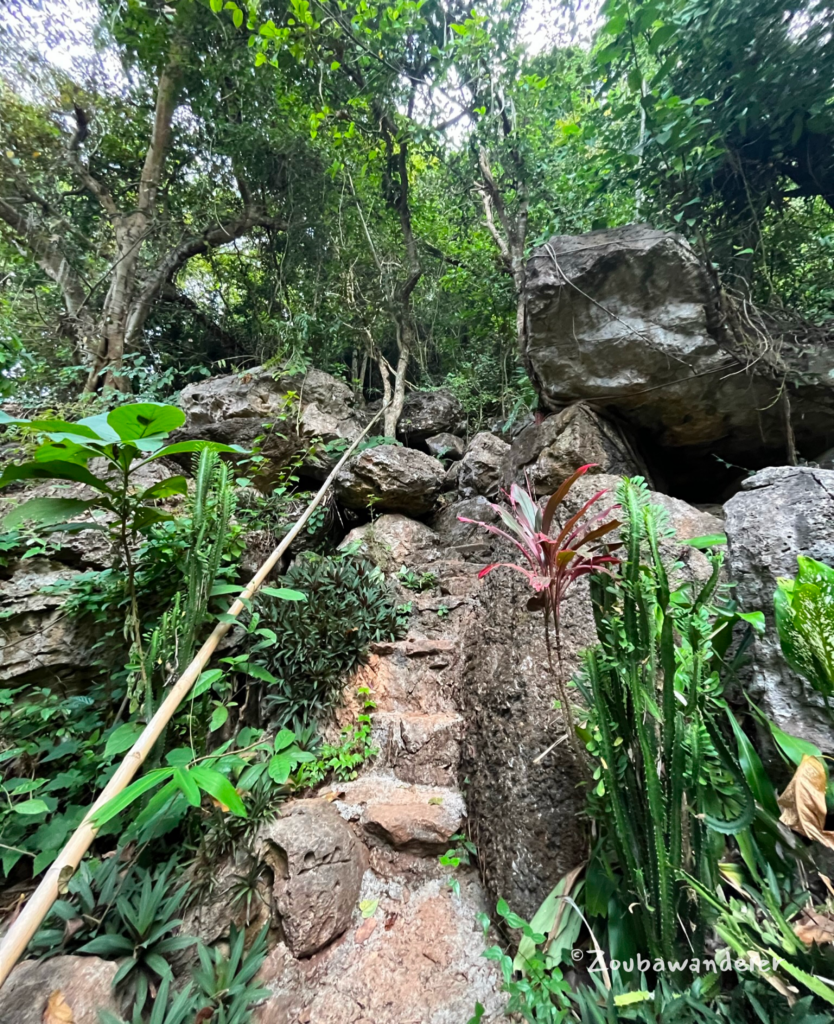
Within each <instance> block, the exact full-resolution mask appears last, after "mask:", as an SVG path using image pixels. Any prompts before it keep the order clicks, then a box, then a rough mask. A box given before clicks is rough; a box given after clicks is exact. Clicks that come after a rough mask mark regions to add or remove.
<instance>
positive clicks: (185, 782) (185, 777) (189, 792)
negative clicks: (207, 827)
mask: <svg viewBox="0 0 834 1024" xmlns="http://www.w3.org/2000/svg"><path fill="white" fill-rule="evenodd" d="M172 781H173V782H175V783H176V784H177V789H179V791H180V792H181V793H182V795H183V796H184V797H185V799H186V800H187V801H188V802H189V803H190V804H191V806H192V807H199V806H200V790H199V788H198V786H197V783H196V782H195V781H194V779H193V778H192V777H191V772H190V771H189V770H188V768H175V769H174V776H173V779H172Z"/></svg>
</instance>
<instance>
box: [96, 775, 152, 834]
mask: <svg viewBox="0 0 834 1024" xmlns="http://www.w3.org/2000/svg"><path fill="white" fill-rule="evenodd" d="M171 775H172V769H171V768H156V769H154V770H153V771H151V772H148V774H147V775H143V776H142V778H141V779H137V780H136V781H135V782H131V784H130V785H129V786H127V787H126V788H125V789H123V790H122V791H121V793H117V794H116V796H114V797H113V799H112V800H108V801H107V803H106V804H104V805H103V806H102V807H100V808H99V809H98V810H97V811H96V812H95V814H94V815H93V817H92V823H93V825H94V826H95V827H96V828H101V826H102V825H106V824H107V822H108V821H110V820H111V819H112V818H115V817H116V815H117V814H121V813H122V811H124V810H125V809H126V808H128V807H130V805H131V804H132V803H133V801H134V800H137V799H138V798H139V797H140V796H142V794H143V793H147V792H148V790H149V789H153V788H154V786H158V785H159V784H160V783H161V782H163V781H167V780H168V779H170V778H171Z"/></svg>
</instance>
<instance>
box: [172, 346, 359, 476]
mask: <svg viewBox="0 0 834 1024" xmlns="http://www.w3.org/2000/svg"><path fill="white" fill-rule="evenodd" d="M180 405H181V407H182V409H183V411H184V412H185V414H186V422H185V425H184V426H183V428H182V429H181V430H179V431H177V434H176V440H189V439H191V438H201V439H207V440H209V441H221V442H223V443H224V444H239V445H242V446H243V447H248V446H250V445H251V444H252V442H253V441H254V440H255V438H256V437H259V436H261V435H265V436H264V440H263V442H262V446H261V452H262V454H263V455H265V456H266V458H267V459H268V460H269V461H268V463H267V466H266V468H265V469H264V470H263V471H262V473H261V474H260V476H259V484H260V486H262V487H263V488H264V489H265V490H268V489H270V486H271V484H272V482H273V481H274V479H275V477H276V475H277V472H278V470H279V469H280V468H281V467H282V466H283V465H284V464H285V463H286V461H287V460H288V459H289V458H290V457H291V456H293V455H295V454H296V453H297V452H299V451H304V450H306V449H307V448H308V446H309V445H310V442H311V441H312V440H313V439H314V438H319V439H321V441H322V442H323V443H328V442H334V441H352V440H354V439H355V438H356V437H357V436H358V435H359V434H360V433H361V431H362V422H361V416H360V415H359V414H358V413H357V411H356V409H355V408H354V394H353V391H352V390H351V388H350V387H348V385H347V384H345V383H344V381H340V380H337V379H336V378H335V377H332V376H331V375H330V374H329V373H324V372H323V371H322V370H315V369H310V370H308V371H307V372H306V373H304V374H295V375H290V376H284V377H280V376H279V377H278V378H277V379H276V377H275V376H274V375H273V373H272V372H270V371H269V370H264V368H263V367H260V366H259V367H256V368H255V369H253V370H250V371H248V372H246V373H243V374H239V373H234V374H228V375H226V376H222V377H211V378H209V379H208V380H206V381H202V382H201V383H199V384H190V385H189V386H188V387H187V388H184V389H183V392H182V394H181V396H180ZM268 425H270V426H268ZM337 458H338V456H337V455H336V456H329V455H325V454H324V453H322V452H321V451H320V450H319V452H318V453H316V454H314V455H312V456H310V457H308V458H306V459H305V462H304V465H303V469H304V472H305V473H306V474H307V475H308V476H313V477H320V478H321V479H324V476H325V475H326V474H327V472H329V469H330V468H331V467H332V466H333V464H334V463H335V461H336V459H337Z"/></svg>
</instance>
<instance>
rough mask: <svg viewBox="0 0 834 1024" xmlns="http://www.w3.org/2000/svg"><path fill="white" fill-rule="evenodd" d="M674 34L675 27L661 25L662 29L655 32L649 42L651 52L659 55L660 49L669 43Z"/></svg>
mask: <svg viewBox="0 0 834 1024" xmlns="http://www.w3.org/2000/svg"><path fill="white" fill-rule="evenodd" d="M674 34H675V26H674V25H661V26H660V28H658V29H656V30H655V32H654V34H653V35H652V37H651V39H650V40H649V52H650V53H653V54H657V51H658V50H659V49H660V47H661V46H663V44H664V43H668V42H669V40H670V39H671V38H672V36H673V35H674Z"/></svg>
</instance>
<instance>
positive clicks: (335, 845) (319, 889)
mask: <svg viewBox="0 0 834 1024" xmlns="http://www.w3.org/2000/svg"><path fill="white" fill-rule="evenodd" d="M255 853H256V856H259V857H260V858H262V859H263V860H264V861H265V862H266V863H267V864H269V865H270V867H271V868H272V870H273V873H274V878H275V882H274V887H273V901H274V910H275V912H276V913H277V914H278V916H279V917H280V920H281V926H282V928H283V932H284V936H285V939H286V943H287V946H288V947H289V949H290V950H291V951H292V953H293V955H294V956H296V957H300V956H310V955H311V954H312V953H315V952H316V951H317V950H319V949H321V948H322V947H323V946H326V945H327V944H328V943H329V942H332V941H333V939H336V938H338V936H340V935H341V934H342V933H343V932H344V931H345V929H346V928H347V927H348V925H349V923H350V919H351V915H352V913H353V910H354V908H355V906H356V903H357V900H358V899H359V890H360V887H361V885H362V875H363V874H364V872H365V852H364V850H363V848H362V845H361V843H359V842H358V841H357V840H356V838H355V837H354V835H353V832H351V830H350V828H349V827H348V826H347V825H346V824H345V822H344V820H343V819H342V818H341V817H340V815H339V813H338V811H337V810H336V809H335V808H334V807H333V806H332V805H331V804H329V803H326V802H324V801H321V800H298V801H295V802H293V803H291V804H289V805H286V806H285V808H284V812H283V814H282V816H281V817H280V818H277V819H276V820H275V821H272V822H270V823H269V824H268V825H265V826H264V827H263V828H262V829H261V830H260V832H259V833H258V836H257V839H256V841H255Z"/></svg>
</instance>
